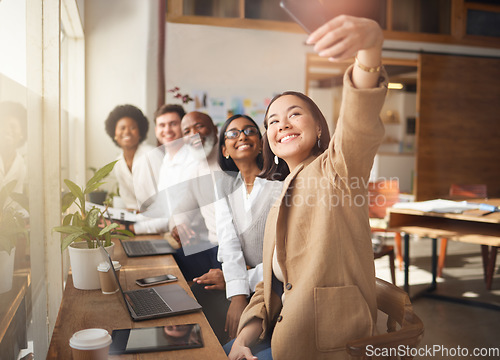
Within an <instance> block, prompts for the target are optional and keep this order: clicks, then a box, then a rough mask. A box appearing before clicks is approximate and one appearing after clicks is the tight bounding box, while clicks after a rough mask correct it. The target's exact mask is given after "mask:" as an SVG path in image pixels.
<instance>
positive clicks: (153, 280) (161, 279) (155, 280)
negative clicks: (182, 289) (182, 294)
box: [135, 274, 177, 286]
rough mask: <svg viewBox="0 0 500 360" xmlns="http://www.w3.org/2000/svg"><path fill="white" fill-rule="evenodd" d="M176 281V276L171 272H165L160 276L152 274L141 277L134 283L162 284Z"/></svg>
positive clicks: (141, 284) (140, 284)
mask: <svg viewBox="0 0 500 360" xmlns="http://www.w3.org/2000/svg"><path fill="white" fill-rule="evenodd" d="M173 281H177V277H176V276H174V275H172V274H165V275H160V276H152V277H147V278H143V279H137V280H136V281H135V283H136V284H137V285H139V286H151V285H157V284H164V283H169V282H173Z"/></svg>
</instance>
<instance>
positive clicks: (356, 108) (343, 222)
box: [240, 67, 387, 360]
mask: <svg viewBox="0 0 500 360" xmlns="http://www.w3.org/2000/svg"><path fill="white" fill-rule="evenodd" d="M351 74H352V67H351V68H349V69H348V70H347V72H346V75H345V76H344V92H343V103H342V108H341V112H340V117H339V121H338V124H337V128H336V130H335V134H334V136H333V138H332V140H331V142H330V144H329V148H328V149H327V150H326V151H325V152H324V153H323V154H321V155H320V156H318V157H316V158H314V157H311V158H309V159H307V160H306V161H305V162H303V163H302V164H301V165H299V166H298V167H297V168H296V169H294V171H293V172H292V173H291V174H290V175H289V176H288V177H287V178H286V179H285V182H284V186H283V187H284V190H283V192H282V194H281V196H280V198H279V199H278V201H277V202H276V203H275V204H274V206H273V207H272V208H271V211H270V213H269V216H268V219H267V224H266V231H265V235H264V253H263V264H264V281H263V282H261V283H259V285H257V289H256V292H255V294H254V295H253V297H252V299H251V301H250V304H249V305H248V306H247V308H246V309H245V311H244V313H243V314H242V317H241V320H240V329H241V328H242V327H243V326H244V325H245V324H246V323H248V321H250V320H251V319H252V318H254V317H257V318H261V319H263V328H264V332H263V333H262V335H261V338H264V337H265V336H266V335H267V334H268V333H269V332H271V331H272V340H271V348H272V354H273V359H274V360H285V359H286V360H290V359H315V360H316V359H344V358H347V353H346V352H345V344H346V342H347V341H349V340H352V339H356V338H360V337H364V336H369V335H371V334H373V332H374V328H375V323H376V312H377V306H376V298H375V270H374V264H373V251H372V246H371V240H370V238H371V237H370V226H369V223H368V198H367V190H366V187H367V183H368V179H369V174H370V170H371V167H372V164H373V159H374V156H375V154H376V151H377V148H378V146H379V144H380V142H381V141H382V137H383V134H384V126H383V124H382V123H381V121H380V119H379V113H380V110H381V108H382V105H383V103H384V98H385V94H386V91H387V81H386V79H387V75H386V73H385V72H383V73H382V77H381V79H380V83H381V85H380V86H379V87H378V88H375V89H369V90H359V89H355V88H354V87H353V85H352V81H351ZM275 247H276V251H277V259H278V263H279V265H280V267H281V269H282V271H283V277H284V284H285V290H284V292H285V298H284V299H285V300H284V303H283V305H282V303H281V300H280V299H279V297H278V296H277V295H276V293H275V292H273V290H272V288H271V283H272V256H273V252H274V249H275Z"/></svg>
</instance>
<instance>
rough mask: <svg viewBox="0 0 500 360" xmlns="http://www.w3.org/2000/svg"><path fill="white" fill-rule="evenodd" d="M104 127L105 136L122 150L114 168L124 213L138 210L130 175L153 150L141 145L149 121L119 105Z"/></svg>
mask: <svg viewBox="0 0 500 360" xmlns="http://www.w3.org/2000/svg"><path fill="white" fill-rule="evenodd" d="M105 126H106V133H107V134H108V135H109V137H110V138H111V139H112V140H113V142H114V143H115V144H116V145H117V146H119V147H120V148H121V149H122V153H121V154H120V155H119V156H118V162H117V163H116V165H115V168H114V173H115V176H116V179H117V181H118V186H119V189H120V196H121V198H122V199H123V201H124V202H125V206H126V207H127V209H131V210H138V205H137V199H136V197H135V192H134V182H133V176H132V174H133V172H134V167H135V165H136V164H137V160H138V159H139V158H140V157H141V156H143V155H144V154H146V153H147V152H148V151H151V150H153V148H154V147H153V146H151V145H148V144H141V143H142V142H143V141H144V140H145V139H146V136H147V133H148V129H149V122H148V119H147V118H146V117H145V116H144V114H143V113H142V111H141V110H139V109H138V108H137V107H135V106H133V105H119V106H117V107H115V108H114V109H113V111H111V112H110V113H109V115H108V118H107V119H106V122H105Z"/></svg>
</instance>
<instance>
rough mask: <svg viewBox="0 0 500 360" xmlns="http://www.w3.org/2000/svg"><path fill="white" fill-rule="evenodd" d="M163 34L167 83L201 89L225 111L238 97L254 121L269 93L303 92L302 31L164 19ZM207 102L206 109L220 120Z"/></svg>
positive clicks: (260, 116)
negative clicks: (300, 32)
mask: <svg viewBox="0 0 500 360" xmlns="http://www.w3.org/2000/svg"><path fill="white" fill-rule="evenodd" d="M167 35H168V36H167V50H166V57H167V87H168V88H172V87H174V86H179V87H180V88H181V92H183V91H184V90H185V91H186V92H189V93H190V94H194V95H196V94H199V93H203V92H205V93H206V94H207V96H208V97H209V98H216V99H220V100H221V101H223V102H224V104H225V108H226V110H227V109H228V108H231V106H232V105H231V103H232V102H233V101H234V100H235V99H237V98H239V97H241V98H243V99H246V100H247V101H246V103H247V104H248V105H249V104H250V102H251V103H252V105H250V106H245V110H246V112H247V113H250V115H251V116H253V117H254V118H255V120H256V121H258V122H260V121H261V120H263V111H264V110H265V107H266V102H267V101H268V100H270V99H271V98H272V97H273V95H275V94H277V93H280V92H283V91H285V90H297V91H304V88H305V86H304V85H305V82H304V81H305V73H304V69H305V54H306V50H307V49H308V48H307V47H306V46H305V45H303V43H304V41H305V39H306V35H305V34H289V33H281V32H276V31H265V30H246V29H230V28H224V27H216V26H203V25H186V24H173V23H168V25H167ZM168 99H169V101H170V99H171V98H168ZM208 105H209V107H208V108H207V109H206V111H207V112H208V113H209V114H210V115H211V116H212V117H216V119H214V120H215V121H216V122H218V121H220V119H219V116H218V115H219V114H218V113H217V112H215V109H211V108H210V104H208ZM193 106H194V105H193V103H191V104H190V106H188V108H189V109H190V110H191V109H192V108H193ZM211 110H213V112H212V113H211ZM259 110H260V111H259ZM252 112H253V113H252ZM226 115H227V114H224V117H225V116H226ZM223 120H225V118H224V119H223Z"/></svg>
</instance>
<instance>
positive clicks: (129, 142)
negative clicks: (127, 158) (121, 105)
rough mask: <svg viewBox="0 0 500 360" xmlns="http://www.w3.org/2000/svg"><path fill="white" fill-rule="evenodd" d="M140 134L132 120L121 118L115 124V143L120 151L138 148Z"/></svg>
mask: <svg viewBox="0 0 500 360" xmlns="http://www.w3.org/2000/svg"><path fill="white" fill-rule="evenodd" d="M140 139H141V134H140V132H139V127H138V126H137V123H136V121H135V120H134V119H132V118H130V117H123V118H121V119H120V120H118V122H117V123H116V127H115V141H116V142H117V143H118V146H120V147H121V148H122V149H134V148H137V146H139V141H140Z"/></svg>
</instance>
